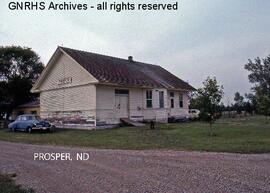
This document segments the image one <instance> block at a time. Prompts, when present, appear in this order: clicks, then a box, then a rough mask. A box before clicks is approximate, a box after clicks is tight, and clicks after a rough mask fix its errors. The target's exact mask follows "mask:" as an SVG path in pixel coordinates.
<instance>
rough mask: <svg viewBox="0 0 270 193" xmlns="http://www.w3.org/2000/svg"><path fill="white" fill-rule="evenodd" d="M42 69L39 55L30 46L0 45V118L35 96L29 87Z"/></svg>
mask: <svg viewBox="0 0 270 193" xmlns="http://www.w3.org/2000/svg"><path fill="white" fill-rule="evenodd" d="M43 69H44V65H43V63H42V62H41V61H40V57H39V56H38V55H37V54H36V53H35V52H34V51H33V50H32V49H31V48H24V47H20V46H7V47H0V111H1V112H0V118H1V115H3V114H10V113H11V111H12V109H13V108H14V107H16V106H17V105H20V104H22V103H25V102H28V101H29V100H32V99H34V98H35V97H36V95H34V94H31V93H30V89H31V87H32V85H33V83H34V82H35V81H36V80H37V78H38V76H39V75H40V73H41V72H42V70H43Z"/></svg>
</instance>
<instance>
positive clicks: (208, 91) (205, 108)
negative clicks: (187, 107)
mask: <svg viewBox="0 0 270 193" xmlns="http://www.w3.org/2000/svg"><path fill="white" fill-rule="evenodd" d="M222 96H223V86H219V85H218V83H217V80H216V78H215V77H214V78H210V77H208V78H207V79H206V80H205V81H204V82H203V87H202V88H199V89H198V90H197V93H196V94H195V97H193V99H192V101H191V103H193V105H194V107H196V108H197V109H199V110H200V111H201V118H202V119H203V120H207V121H210V120H211V117H212V116H214V114H215V113H216V112H218V107H219V105H220V102H221V99H222Z"/></svg>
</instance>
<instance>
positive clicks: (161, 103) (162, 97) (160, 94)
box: [159, 91, 164, 108]
mask: <svg viewBox="0 0 270 193" xmlns="http://www.w3.org/2000/svg"><path fill="white" fill-rule="evenodd" d="M159 108H164V92H163V91H159Z"/></svg>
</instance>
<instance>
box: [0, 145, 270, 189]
mask: <svg viewBox="0 0 270 193" xmlns="http://www.w3.org/2000/svg"><path fill="white" fill-rule="evenodd" d="M35 153H68V154H70V155H71V157H72V161H69V160H67V161H52V160H50V161H40V160H34V154H35ZM77 153H87V154H89V159H88V160H85V161H81V160H76V159H75V158H76V154H77ZM0 171H1V172H6V173H14V172H15V173H16V174H17V177H16V178H15V179H16V182H17V183H19V184H22V185H23V186H25V187H28V188H33V189H34V190H36V192H46V193H62V192H63V193H78V192H84V193H87V192H95V193H99V192H100V193H105V192H110V193H113V192H116V193H119V192H132V193H135V192H138V193H142V192H153V193H158V192H166V193H170V192H177V193H178V192H179V193H181V192H185V193H188V192H191V193H196V192H200V193H202V192H215V193H219V192H222V193H226V192H230V193H231V192H237V193H241V192H243V193H247V192H254V193H255V192H256V193H258V192H260V193H264V192H270V154H258V155H251V154H249V155H243V154H227V153H205V152H203V153H201V152H185V151H152V150H151V151H127V150H101V149H89V148H68V147H54V146H41V145H29V144H21V143H10V142H2V141H0Z"/></svg>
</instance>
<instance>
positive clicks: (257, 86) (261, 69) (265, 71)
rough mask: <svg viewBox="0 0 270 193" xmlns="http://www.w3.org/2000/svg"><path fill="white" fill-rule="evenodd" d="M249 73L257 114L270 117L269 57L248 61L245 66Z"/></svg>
mask: <svg viewBox="0 0 270 193" xmlns="http://www.w3.org/2000/svg"><path fill="white" fill-rule="evenodd" d="M245 69H246V70H248V71H249V72H250V74H249V75H248V78H249V81H250V82H251V83H252V84H254V86H253V87H252V91H253V92H254V97H255V99H256V101H257V104H258V109H259V112H260V113H261V114H263V115H265V116H266V118H267V116H270V55H269V56H267V57H266V58H264V59H260V58H259V57H257V58H255V59H254V61H252V60H250V59H249V61H248V63H247V64H246V65H245Z"/></svg>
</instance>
